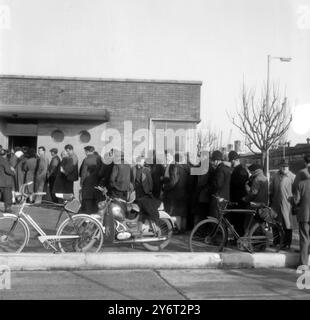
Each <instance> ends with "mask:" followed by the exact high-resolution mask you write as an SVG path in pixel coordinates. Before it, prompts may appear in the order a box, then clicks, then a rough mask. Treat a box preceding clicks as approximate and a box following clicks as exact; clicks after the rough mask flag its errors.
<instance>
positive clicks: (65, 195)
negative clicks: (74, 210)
mask: <svg viewBox="0 0 310 320" xmlns="http://www.w3.org/2000/svg"><path fill="white" fill-rule="evenodd" d="M55 196H56V197H57V198H59V199H64V200H68V201H70V200H73V199H74V194H73V193H55Z"/></svg>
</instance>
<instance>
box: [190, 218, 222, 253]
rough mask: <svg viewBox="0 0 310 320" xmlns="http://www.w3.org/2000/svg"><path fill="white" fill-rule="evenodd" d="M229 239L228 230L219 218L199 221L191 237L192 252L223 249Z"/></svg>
mask: <svg viewBox="0 0 310 320" xmlns="http://www.w3.org/2000/svg"><path fill="white" fill-rule="evenodd" d="M226 240H227V231H226V229H224V227H223V226H222V224H220V222H219V221H218V220H217V219H210V218H208V219H206V220H203V221H201V222H199V223H198V224H197V225H196V226H195V227H194V229H193V231H192V232H191V235H190V237H189V249H190V251H191V252H219V251H222V250H223V248H224V245H225V243H226Z"/></svg>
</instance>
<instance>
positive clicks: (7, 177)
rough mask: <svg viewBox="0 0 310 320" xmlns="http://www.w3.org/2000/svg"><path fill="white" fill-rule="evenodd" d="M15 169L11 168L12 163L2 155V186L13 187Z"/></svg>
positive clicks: (0, 159)
mask: <svg viewBox="0 0 310 320" xmlns="http://www.w3.org/2000/svg"><path fill="white" fill-rule="evenodd" d="M14 175H15V174H14V171H13V170H11V166H10V163H9V161H8V160H7V159H5V158H3V157H2V156H0V187H6V188H7V187H10V188H11V187H12V177H14Z"/></svg>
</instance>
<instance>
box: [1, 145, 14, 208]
mask: <svg viewBox="0 0 310 320" xmlns="http://www.w3.org/2000/svg"><path fill="white" fill-rule="evenodd" d="M6 155H7V151H6V150H4V149H1V150H0V192H1V193H2V195H3V202H4V210H5V212H8V213H10V212H12V209H11V205H12V177H14V175H15V171H14V168H12V167H11V166H10V163H9V161H8V160H7V159H6Z"/></svg>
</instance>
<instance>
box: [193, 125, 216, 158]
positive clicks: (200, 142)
mask: <svg viewBox="0 0 310 320" xmlns="http://www.w3.org/2000/svg"><path fill="white" fill-rule="evenodd" d="M217 140H218V135H217V134H216V133H215V132H214V131H213V130H212V129H211V127H210V126H206V127H203V128H200V129H199V130H198V133H197V153H198V155H200V154H201V151H203V150H205V149H207V150H209V151H211V152H212V151H214V150H215V149H216V147H217Z"/></svg>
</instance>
